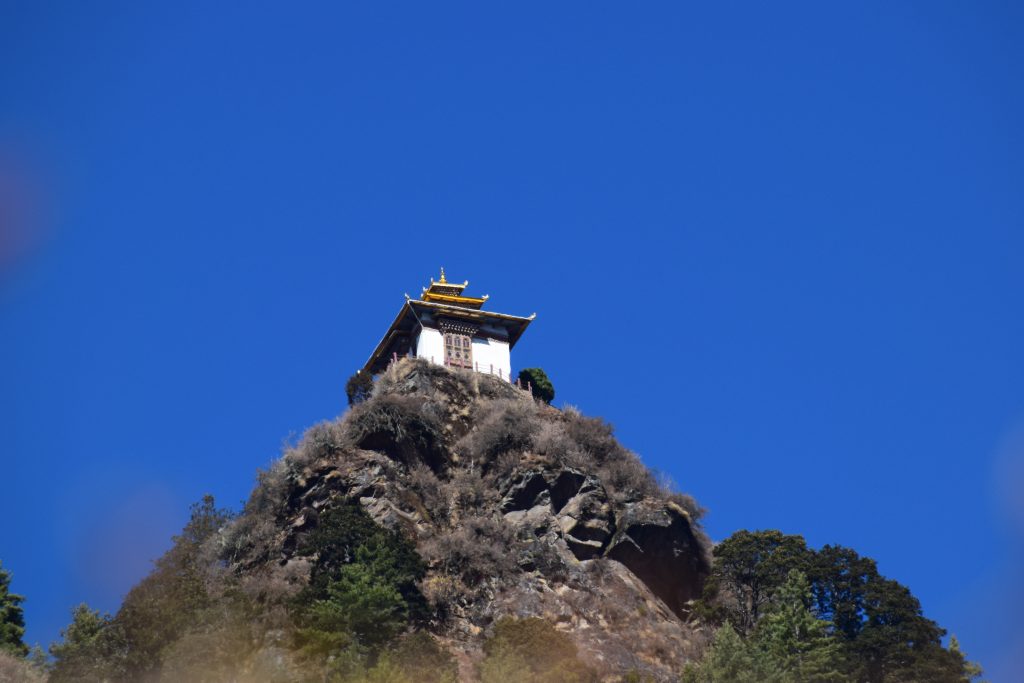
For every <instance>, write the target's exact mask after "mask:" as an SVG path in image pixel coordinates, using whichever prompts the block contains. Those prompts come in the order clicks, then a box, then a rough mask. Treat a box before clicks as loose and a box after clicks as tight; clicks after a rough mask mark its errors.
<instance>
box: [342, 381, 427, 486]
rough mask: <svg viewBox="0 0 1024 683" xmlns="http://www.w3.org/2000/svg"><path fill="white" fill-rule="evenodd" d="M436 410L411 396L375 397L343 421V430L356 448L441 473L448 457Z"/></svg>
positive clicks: (362, 404)
mask: <svg viewBox="0 0 1024 683" xmlns="http://www.w3.org/2000/svg"><path fill="white" fill-rule="evenodd" d="M435 408H436V407H435V406H432V405H431V404H430V403H426V402H424V401H423V400H422V399H418V398H415V397H412V396H402V395H397V394H385V395H382V396H375V397H374V398H372V399H370V400H369V401H364V402H363V403H360V404H359V405H358V406H356V407H355V408H353V409H352V411H351V412H350V413H349V414H348V416H347V417H346V419H345V421H344V425H345V430H346V433H347V434H348V437H349V438H350V439H351V441H352V443H354V444H355V445H356V446H358V447H359V448H363V449H366V450H371V451H380V452H383V453H385V454H387V455H388V457H390V458H392V459H394V460H397V461H399V462H402V463H404V464H406V465H409V466H412V465H414V464H416V463H419V462H422V463H425V464H426V465H427V466H428V467H430V468H431V469H433V470H435V471H440V470H441V469H442V468H443V467H444V464H445V462H446V460H447V458H446V457H445V455H446V453H445V446H444V436H443V430H442V427H441V420H440V419H439V418H438V416H437V413H436V410H435Z"/></svg>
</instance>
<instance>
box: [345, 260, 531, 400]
mask: <svg viewBox="0 0 1024 683" xmlns="http://www.w3.org/2000/svg"><path fill="white" fill-rule="evenodd" d="M467 285H469V282H468V281H466V282H463V283H462V284H452V283H450V282H448V281H447V280H446V279H445V275H444V269H443V268H442V269H441V279H440V281H438V282H434V279H433V278H431V279H430V287H424V288H423V294H422V295H421V296H420V298H419V299H412V298H410V297H409V295H408V294H406V295H405V305H404V306H402V310H400V311H399V312H398V317H396V318H395V321H394V322H393V323H391V327H390V329H388V331H387V333H386V334H385V335H384V338H383V339H381V341H380V343H379V344H378V345H377V348H376V349H374V351H373V354H372V355H371V356H370V359H369V360H368V361H366V365H365V366H364V367H363V370H362V371H363V372H368V373H370V374H371V375H375V374H377V373H379V372H381V371H383V370H384V369H385V368H386V367H387V365H388V363H390V362H391V361H392V360H393V359H395V358H398V357H402V356H408V355H412V356H416V357H417V358H423V359H425V360H429V361H430V362H431V363H437V364H439V365H446V366H448V367H453V368H462V369H465V370H475V371H477V372H483V373H487V374H491V375H498V376H499V377H501V378H502V379H505V380H507V381H511V379H512V377H511V375H512V347H513V346H515V344H516V342H517V341H519V338H520V337H521V336H522V335H523V332H524V331H525V330H526V326H527V325H529V324H530V321H532V320H533V319H534V317H535V316H536V314H534V315H531V316H529V317H527V318H523V317H520V316H515V315H506V314H504V313H493V312H491V311H484V310H482V308H483V305H484V303H485V302H486V301H487V296H486V295H485V296H482V297H479V298H477V297H469V296H464V295H463V290H464V289H465V288H466V286H467Z"/></svg>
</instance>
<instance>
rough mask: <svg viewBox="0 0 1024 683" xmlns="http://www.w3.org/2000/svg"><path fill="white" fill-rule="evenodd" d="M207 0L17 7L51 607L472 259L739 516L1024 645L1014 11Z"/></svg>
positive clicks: (25, 440) (125, 565)
mask: <svg viewBox="0 0 1024 683" xmlns="http://www.w3.org/2000/svg"><path fill="white" fill-rule="evenodd" d="M208 5H209V3H188V2H175V3H167V4H163V5H158V4H156V3H120V4H117V3H103V4H99V5H91V6H89V7H86V6H85V5H84V4H82V3H64V4H63V6H62V5H61V4H59V3H58V4H42V3H31V2H25V3H5V4H4V5H3V8H2V9H0V65H2V66H0V221H2V222H0V268H2V270H0V368H2V375H0V376H2V380H0V429H2V430H3V434H4V437H5V438H4V439H3V444H2V446H0V458H2V468H0V471H2V475H0V482H2V484H0V491H2V494H0V518H2V519H3V524H2V526H0V561H2V562H3V564H4V566H5V567H7V568H9V569H10V570H12V571H13V572H14V588H15V589H16V590H17V591H20V592H22V593H24V594H26V595H27V597H28V601H27V603H26V614H27V618H28V627H29V630H28V637H29V639H30V640H31V641H38V642H41V643H44V644H45V643H46V642H48V641H50V640H52V639H53V638H55V637H56V636H57V633H58V630H59V628H61V627H62V626H63V625H65V624H66V622H67V620H68V617H67V614H68V610H69V609H70V608H71V607H72V606H73V605H74V604H77V603H78V602H81V601H87V602H88V603H89V604H90V605H93V606H95V607H98V608H102V609H105V610H111V611H113V610H115V609H116V608H117V605H118V604H119V601H120V599H121V597H122V596H123V594H124V593H125V591H126V590H127V589H128V588H129V587H130V586H131V585H132V584H133V583H134V582H135V581H136V580H138V579H139V578H140V577H141V576H142V575H144V574H145V572H146V571H147V569H148V566H149V562H150V561H151V560H152V559H153V558H155V557H157V556H158V555H159V554H160V553H161V552H162V551H163V549H165V548H166V547H167V545H168V542H169V537H170V535H171V534H173V533H175V532H176V531H177V530H178V529H179V528H180V526H181V524H182V523H183V522H184V520H185V518H186V515H187V506H188V504H189V503H190V502H192V501H194V500H197V499H198V498H199V497H200V496H201V495H202V494H203V493H205V492H211V493H213V494H214V495H215V496H216V497H217V499H218V500H219V501H220V502H221V503H223V504H225V505H230V506H233V507H237V506H238V505H239V503H240V501H241V500H243V499H244V498H245V497H246V495H247V494H248V491H249V490H250V488H251V486H252V484H253V481H254V475H255V471H256V469H257V468H259V467H265V466H267V465H268V463H270V462H271V461H272V460H273V459H274V458H275V457H277V455H278V454H279V452H280V446H281V443H282V441H284V440H287V439H293V438H295V436H296V435H297V434H301V432H302V431H303V430H304V429H305V428H306V427H308V426H310V425H312V424H314V423H316V422H318V421H320V420H323V419H325V418H330V417H332V416H336V415H338V414H339V413H340V412H341V411H342V410H343V409H344V393H343V385H344V381H345V379H346V378H347V377H348V375H349V374H351V372H352V371H354V370H355V369H356V368H358V367H359V366H360V365H361V364H362V363H363V361H364V360H365V358H366V357H367V355H368V354H369V352H370V351H371V350H372V348H373V346H374V345H375V344H376V342H377V340H378V339H379V337H380V335H381V334H382V333H383V331H384V330H385V329H386V327H387V325H388V324H389V323H390V321H391V320H392V318H393V316H394V315H395V313H396V312H397V310H398V307H399V306H400V305H401V303H402V301H403V298H402V294H403V293H404V292H409V293H415V292H418V291H419V288H420V287H421V286H423V285H424V284H426V283H427V281H428V278H429V277H430V276H432V275H436V273H437V270H438V268H439V267H440V266H444V267H445V268H446V270H447V272H448V274H449V275H450V276H451V277H452V278H453V279H458V280H462V279H466V278H468V279H469V280H470V283H471V284H470V290H469V291H472V292H476V293H489V294H490V295H491V299H490V304H489V307H490V308H492V309H494V310H498V311H502V312H507V313H513V314H521V315H526V314H529V313H532V312H536V313H537V320H536V322H535V323H534V324H533V325H532V326H531V328H530V330H529V332H528V333H527V334H526V335H525V336H524V337H523V339H522V341H521V342H520V344H519V346H517V348H516V349H515V352H514V354H513V366H514V367H516V368H520V367H524V366H528V365H540V366H542V367H544V368H545V369H546V370H547V371H548V372H549V374H550V375H551V377H552V378H553V380H554V382H555V385H556V389H557V392H558V397H557V399H556V403H561V402H567V403H572V404H574V405H577V406H579V407H580V408H581V409H582V410H583V411H584V412H585V413H588V414H592V415H601V416H603V417H605V418H607V419H608V420H609V421H611V422H612V423H614V424H615V425H616V426H617V431H618V435H619V437H620V438H621V440H622V441H623V442H624V443H625V444H626V445H628V446H629V447H631V448H633V449H635V450H636V451H637V452H639V453H640V454H641V456H642V457H643V458H644V460H645V461H646V462H647V463H648V464H649V465H651V466H653V467H656V468H658V469H660V470H662V471H664V472H666V473H667V474H669V475H670V476H671V477H673V478H674V479H675V480H676V481H677V482H678V484H679V486H680V488H682V489H683V490H686V491H689V492H691V493H693V494H694V495H695V496H696V497H697V498H698V499H699V500H700V502H701V503H703V504H704V505H705V506H707V507H708V508H709V511H710V512H709V514H708V516H707V519H706V525H707V529H708V531H709V532H710V534H711V535H712V536H713V537H714V538H717V539H721V538H724V537H725V536H727V535H728V534H730V533H731V532H733V531H735V530H737V529H741V528H780V529H782V530H784V531H786V532H790V533H800V534H804V535H805V536H806V537H807V539H808V541H809V542H810V543H812V544H814V545H821V544H824V543H839V544H843V545H847V546H851V547H853V548H855V549H857V550H858V551H859V552H861V553H862V554H865V555H868V556H871V557H874V558H876V559H877V560H878V562H879V565H880V568H881V570H882V571H883V573H885V574H887V575H888V576H891V577H892V578H895V579H897V580H899V581H901V582H904V583H906V584H907V585H909V586H910V587H911V589H912V590H913V591H914V593H915V594H916V595H917V596H919V597H920V598H921V600H922V602H923V604H924V608H925V612H926V614H928V615H929V616H931V617H932V618H934V619H936V620H938V621H939V622H940V623H941V624H942V625H943V626H945V627H946V628H948V629H949V630H950V631H952V632H954V633H956V635H957V636H958V637H959V638H960V640H961V643H962V644H963V646H964V648H965V649H966V650H967V652H968V654H969V655H971V656H972V657H974V658H977V659H979V660H980V661H981V662H982V664H983V665H985V666H986V667H987V668H988V669H989V671H990V679H991V680H993V681H1005V680H1012V679H1013V677H1014V676H1013V674H1014V672H1019V671H1020V670H1021V669H1022V668H1024V662H1022V660H1021V656H1020V655H1019V654H1017V655H1014V652H1018V653H1019V652H1022V651H1024V630H1022V629H1021V627H1020V626H1019V623H1020V619H1019V613H1020V610H1021V609H1024V590H1022V589H1021V588H1020V587H1019V585H1017V584H1018V581H1017V578H1018V577H1019V576H1020V575H1021V573H1022V570H1024V562H1022V561H1021V558H1022V556H1024V508H1022V506H1021V504H1020V503H1019V500H1018V499H1019V495H1020V494H1019V492H1020V491H1021V490H1022V489H1024V360H1022V355H1021V349H1022V348H1024V316H1022V315H1021V311H1022V306H1021V295H1022V294H1024V269H1022V268H1021V262H1022V256H1024V232H1022V223H1024V196H1022V192H1021V188H1022V187H1024V139H1022V133H1024V128H1022V126H1021V121H1024V88H1022V87H1021V82H1022V75H1024V72H1022V67H1024V47H1022V46H1024V35H1022V34H1024V30H1022V29H1024V24H1022V19H1024V11H1022V9H1021V7H1020V6H1019V5H1015V4H1014V3H1009V2H1005V3H999V2H976V3H959V2H949V3H944V2H919V3H892V2H887V3H846V4H840V3H813V2H808V3H716V4H715V5H714V6H713V7H710V6H708V7H702V6H698V5H696V4H684V3H642V4H638V3H625V4H624V3H619V4H602V3H557V4H552V3H538V4H530V3H526V4H524V3H516V4H507V5H496V4H493V3H488V4H487V5H486V6H482V5H481V4H480V3H460V4H449V3H445V4H438V3H408V4H404V3H391V4H388V5H386V6H384V5H380V4H374V5H373V6H371V5H370V4H365V3H364V4H360V5H358V6H354V5H353V6H344V5H342V4H340V3H323V4H314V3H294V4H293V5H291V6H289V7H287V8H285V7H283V6H278V5H275V4H271V3H246V4H245V6H244V7H243V6H242V5H241V4H240V5H239V6H238V7H236V8H228V7H222V8H219V9H212V8H210V7H209V6H208ZM1015 656H1016V659H1014V657H1015Z"/></svg>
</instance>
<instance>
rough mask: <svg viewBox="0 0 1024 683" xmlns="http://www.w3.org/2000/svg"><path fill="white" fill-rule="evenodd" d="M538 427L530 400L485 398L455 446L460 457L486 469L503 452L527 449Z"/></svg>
mask: <svg viewBox="0 0 1024 683" xmlns="http://www.w3.org/2000/svg"><path fill="white" fill-rule="evenodd" d="M539 427H540V421H539V420H538V419H537V411H536V406H534V405H533V404H532V403H531V402H530V401H525V402H524V401H517V400H511V399H497V400H494V401H486V402H485V403H484V404H483V406H482V407H481V409H480V411H479V413H478V415H477V418H476V427H475V428H474V429H473V431H472V432H470V433H469V434H467V435H466V436H464V437H463V438H462V439H460V440H459V442H458V444H457V445H456V449H457V450H458V452H459V455H460V456H461V457H462V458H463V459H464V460H468V461H470V464H479V465H482V466H483V467H484V468H485V469H486V468H487V467H488V466H490V465H491V464H492V463H493V462H494V461H495V460H497V459H498V458H499V457H500V456H502V455H504V454H506V453H521V452H523V451H526V450H528V449H529V448H530V447H531V446H532V444H533V434H534V433H535V432H537V431H538V429H539Z"/></svg>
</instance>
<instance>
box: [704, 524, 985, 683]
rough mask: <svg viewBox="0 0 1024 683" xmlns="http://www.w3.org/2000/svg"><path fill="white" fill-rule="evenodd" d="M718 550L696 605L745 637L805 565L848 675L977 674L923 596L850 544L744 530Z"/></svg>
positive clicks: (955, 677) (948, 677) (941, 677)
mask: <svg viewBox="0 0 1024 683" xmlns="http://www.w3.org/2000/svg"><path fill="white" fill-rule="evenodd" d="M714 556H715V561H714V565H713V568H712V573H711V576H710V577H709V579H708V581H707V582H706V584H705V590H704V594H703V595H702V597H701V600H700V601H699V602H698V605H697V607H696V609H695V614H696V615H697V616H698V617H700V618H702V619H704V620H705V621H708V622H710V623H712V624H722V623H730V624H732V625H733V626H734V627H735V628H736V630H737V631H738V634H739V635H740V636H741V637H747V636H750V635H751V634H754V633H755V631H756V630H757V629H758V626H759V624H760V622H761V621H762V619H763V618H765V615H766V614H769V613H772V612H773V610H774V609H775V608H776V607H777V605H778V603H779V602H780V601H783V602H785V601H787V600H788V601H791V596H788V595H787V593H786V592H784V591H783V590H782V588H783V586H784V585H785V584H786V583H787V579H788V578H789V573H790V572H791V571H792V570H798V571H799V572H802V573H804V574H805V575H806V577H807V579H808V581H809V588H810V594H811V601H810V603H809V604H810V605H813V607H814V613H813V614H814V616H816V617H817V618H818V619H820V620H821V621H822V622H824V623H825V628H826V629H827V630H828V632H829V634H830V635H831V636H832V637H833V638H834V639H835V640H836V641H837V643H838V644H839V646H840V647H841V649H842V655H843V656H842V657H841V658H840V660H839V661H841V662H845V664H844V665H843V666H844V669H843V672H844V674H845V675H846V676H847V677H849V678H851V679H854V680H857V681H865V682H867V683H884V682H885V681H902V680H928V681H935V682H945V681H951V682H952V681H966V680H970V678H971V677H972V676H974V675H975V670H974V669H973V668H972V665H971V664H970V663H969V662H966V660H964V658H963V656H962V653H958V652H954V651H951V650H950V649H947V648H944V647H942V642H941V639H942V636H943V635H944V634H945V631H944V630H943V629H942V628H940V627H939V626H938V624H936V623H935V622H934V621H932V620H931V619H928V618H927V617H925V616H924V615H923V614H922V613H921V604H920V602H919V601H918V600H917V598H915V597H914V596H913V595H912V594H911V593H910V591H909V590H908V589H907V588H906V587H905V586H902V585H901V584H899V583H897V582H896V581H892V580H890V579H886V578H885V577H883V576H881V575H880V574H879V573H878V568H877V566H876V564H875V562H874V560H871V559H870V558H864V557H861V556H860V555H858V554H857V553H856V552H855V551H853V550H850V549H849V548H843V547H841V546H825V547H824V548H822V549H821V550H820V551H814V550H811V549H809V548H807V546H806V544H805V542H804V539H803V538H802V537H800V536H788V535H784V534H782V533H781V532H778V531H756V532H750V531H739V532H736V533H735V534H733V535H732V536H730V537H729V538H728V539H726V540H725V541H723V542H722V543H720V544H718V545H717V546H716V547H715V549H714ZM787 590H789V589H787ZM765 628H767V625H766V626H765Z"/></svg>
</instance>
